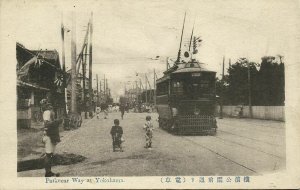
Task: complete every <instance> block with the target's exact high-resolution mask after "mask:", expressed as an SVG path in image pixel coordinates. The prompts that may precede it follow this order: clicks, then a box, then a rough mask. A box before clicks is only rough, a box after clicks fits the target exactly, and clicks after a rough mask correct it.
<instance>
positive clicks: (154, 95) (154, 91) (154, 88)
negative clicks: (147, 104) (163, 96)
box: [153, 69, 156, 106]
mask: <svg viewBox="0 0 300 190" xmlns="http://www.w3.org/2000/svg"><path fill="white" fill-rule="evenodd" d="M155 75H156V73H155V69H154V70H153V102H154V106H156V78H155Z"/></svg>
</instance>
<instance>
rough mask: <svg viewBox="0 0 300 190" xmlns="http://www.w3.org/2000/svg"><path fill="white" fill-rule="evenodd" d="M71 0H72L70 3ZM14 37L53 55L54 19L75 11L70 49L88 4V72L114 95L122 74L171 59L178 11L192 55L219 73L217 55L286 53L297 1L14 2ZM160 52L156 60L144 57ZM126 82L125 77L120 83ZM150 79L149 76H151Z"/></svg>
mask: <svg viewBox="0 0 300 190" xmlns="http://www.w3.org/2000/svg"><path fill="white" fill-rule="evenodd" d="M74 2H75V3H74ZM12 6H13V8H17V9H18V10H19V11H18V15H19V16H18V19H17V20H15V21H14V22H15V24H16V25H15V27H16V28H15V29H16V32H17V33H16V39H17V41H18V42H20V43H22V44H23V45H24V46H25V47H26V48H28V49H56V50H57V51H58V52H59V53H60V56H61V35H60V26H61V22H62V20H63V22H64V24H65V26H66V27H67V28H70V29H71V27H72V26H71V21H72V13H71V11H75V12H76V26H77V30H76V36H77V53H79V51H80V49H81V46H82V44H83V38H84V35H85V30H86V26H87V23H88V20H89V18H90V15H91V11H93V24H94V35H93V75H94V78H95V75H96V74H98V75H99V77H100V78H103V75H104V74H105V75H106V77H107V78H108V80H109V86H111V87H112V88H113V89H112V90H113V91H112V93H113V95H114V96H115V97H116V96H117V95H119V94H121V93H123V91H124V82H125V81H135V80H139V78H138V77H139V76H142V80H144V75H143V74H139V76H138V77H136V75H135V73H136V72H137V73H148V77H149V79H150V80H151V82H152V81H153V69H155V70H156V71H157V72H158V75H159V77H160V76H162V72H163V71H164V69H165V67H166V66H165V60H166V57H171V58H174V59H176V55H177V51H178V47H179V41H180V34H181V27H182V23H183V17H184V13H185V12H186V13H187V17H186V25H185V31H184V41H188V39H189V36H190V35H191V30H192V26H193V23H194V22H195V31H194V35H196V36H201V38H202V39H203V43H202V45H201V47H200V48H199V53H198V54H197V56H196V57H197V59H198V60H199V61H201V62H204V63H205V64H206V66H207V68H209V69H211V70H214V71H217V72H218V74H220V71H221V63H222V57H223V56H225V57H226V63H227V64H228V58H231V60H232V62H235V61H236V59H237V58H239V57H247V58H249V59H250V60H251V61H256V62H260V58H261V57H262V56H265V55H273V56H276V55H278V54H280V55H283V56H286V55H287V52H289V51H290V50H291V48H292V47H291V46H290V45H289V44H290V43H289V42H290V41H291V40H292V36H291V35H292V34H293V31H294V30H295V27H294V23H295V18H296V17H295V15H296V14H297V13H296V11H297V9H298V6H299V5H298V1H276V0H274V1H270V0H259V1H242V0H241V1H236V0H224V1H221V0H215V1H213V0H198V1H182V0H177V1H176V0H173V1H169V0H165V1H158V0H157V1H137V0H136V1H132V0H131V1H125V0H112V1H108V0H103V1H64V3H62V2H60V1H18V3H17V4H15V5H13V4H12ZM70 40H71V33H67V34H66V39H65V47H66V55H67V56H66V62H67V67H68V68H70V61H71V59H70V50H71V47H70ZM156 56H160V59H159V60H152V59H151V58H155V57H156ZM127 85H128V88H129V86H130V84H127ZM151 85H152V83H151Z"/></svg>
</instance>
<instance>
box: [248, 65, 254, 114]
mask: <svg viewBox="0 0 300 190" xmlns="http://www.w3.org/2000/svg"><path fill="white" fill-rule="evenodd" d="M247 67H248V92H249V94H248V99H249V116H250V118H252V117H253V113H252V102H251V73H250V63H249V61H248V60H247Z"/></svg>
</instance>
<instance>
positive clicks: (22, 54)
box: [16, 42, 61, 70]
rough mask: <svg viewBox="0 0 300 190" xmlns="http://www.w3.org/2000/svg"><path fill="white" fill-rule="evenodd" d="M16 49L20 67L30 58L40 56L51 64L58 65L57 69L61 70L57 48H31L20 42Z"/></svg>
mask: <svg viewBox="0 0 300 190" xmlns="http://www.w3.org/2000/svg"><path fill="white" fill-rule="evenodd" d="M16 51H17V61H18V64H19V67H22V66H23V65H24V64H25V63H26V62H27V61H28V60H30V59H31V58H32V57H34V56H38V58H41V59H42V60H44V61H45V62H47V63H48V64H51V66H54V67H56V69H58V70H61V68H60V61H59V54H58V52H57V51H56V50H47V49H46V50H29V49H27V48H25V47H24V45H22V44H20V43H18V42H17V43H16Z"/></svg>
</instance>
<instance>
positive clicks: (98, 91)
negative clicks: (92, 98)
mask: <svg viewBox="0 0 300 190" xmlns="http://www.w3.org/2000/svg"><path fill="white" fill-rule="evenodd" d="M96 79H97V104H96V105H97V106H98V104H99V88H98V82H99V81H98V74H96Z"/></svg>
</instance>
